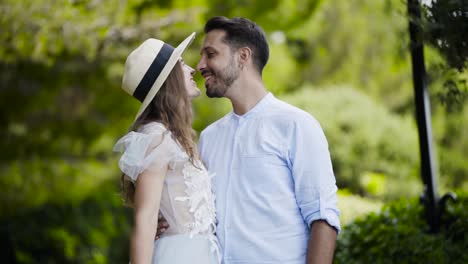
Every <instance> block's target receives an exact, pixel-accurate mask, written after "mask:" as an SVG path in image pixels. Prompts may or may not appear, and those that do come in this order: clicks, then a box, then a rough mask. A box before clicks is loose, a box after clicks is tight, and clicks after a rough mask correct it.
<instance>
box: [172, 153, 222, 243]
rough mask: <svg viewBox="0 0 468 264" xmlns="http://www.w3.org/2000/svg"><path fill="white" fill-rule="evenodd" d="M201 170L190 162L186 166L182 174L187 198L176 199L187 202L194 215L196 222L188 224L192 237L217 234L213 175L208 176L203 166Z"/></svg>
mask: <svg viewBox="0 0 468 264" xmlns="http://www.w3.org/2000/svg"><path fill="white" fill-rule="evenodd" d="M198 165H200V167H201V169H199V168H196V167H195V166H193V165H192V164H191V163H190V162H186V163H185V164H184V168H183V170H182V173H183V174H184V182H185V185H186V188H185V194H186V195H187V196H182V197H176V198H175V200H176V201H187V202H188V205H189V212H190V213H192V214H193V217H194V221H193V222H192V223H187V224H186V227H187V228H188V229H189V232H190V236H191V237H193V236H194V235H196V234H202V233H215V230H216V223H215V219H216V212H215V206H214V199H215V198H214V194H213V192H212V190H211V179H212V177H213V175H210V174H208V172H207V171H206V169H204V167H203V165H202V164H197V166H198Z"/></svg>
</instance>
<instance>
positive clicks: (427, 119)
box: [407, 0, 455, 232]
mask: <svg viewBox="0 0 468 264" xmlns="http://www.w3.org/2000/svg"><path fill="white" fill-rule="evenodd" d="M407 4H408V16H409V32H410V38H411V43H410V49H411V61H412V66H413V84H414V96H415V104H416V119H417V124H418V132H419V150H420V155H421V177H422V180H423V184H424V192H423V194H422V197H421V198H422V199H421V200H422V203H423V205H424V207H425V208H424V209H425V217H426V221H427V223H428V225H429V227H430V231H431V232H438V231H439V228H440V216H441V212H442V211H443V209H444V208H443V207H444V204H445V201H446V200H447V199H449V198H450V199H452V200H454V199H455V195H454V194H452V193H449V194H446V195H444V197H442V198H441V199H439V196H438V194H437V179H436V172H435V171H436V170H435V169H434V167H435V163H434V151H433V145H432V129H431V111H430V101H429V94H428V91H427V83H426V81H427V80H426V69H425V65H424V50H423V33H422V28H421V10H420V1H419V0H407Z"/></svg>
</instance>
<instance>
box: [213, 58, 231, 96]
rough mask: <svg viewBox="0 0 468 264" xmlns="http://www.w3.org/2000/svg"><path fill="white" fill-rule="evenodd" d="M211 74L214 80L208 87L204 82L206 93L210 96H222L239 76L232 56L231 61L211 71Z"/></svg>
mask: <svg viewBox="0 0 468 264" xmlns="http://www.w3.org/2000/svg"><path fill="white" fill-rule="evenodd" d="M211 74H212V76H213V77H214V79H215V80H214V82H213V83H212V85H211V87H210V88H208V86H207V84H206V83H205V87H206V95H207V96H208V97H210V98H220V97H224V95H225V94H226V92H227V90H229V88H230V87H231V85H232V84H233V83H234V81H235V80H237V78H238V77H239V68H238V67H237V65H236V64H235V63H234V58H231V61H230V62H229V64H228V65H227V66H226V67H225V68H224V69H222V70H221V71H216V72H215V71H211ZM213 77H212V78H213Z"/></svg>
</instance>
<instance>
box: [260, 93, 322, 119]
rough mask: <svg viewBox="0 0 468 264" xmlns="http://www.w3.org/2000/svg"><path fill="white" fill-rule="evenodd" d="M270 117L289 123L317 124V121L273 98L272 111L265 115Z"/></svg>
mask: <svg viewBox="0 0 468 264" xmlns="http://www.w3.org/2000/svg"><path fill="white" fill-rule="evenodd" d="M266 114H267V115H269V116H270V117H273V118H275V119H278V120H285V121H288V122H290V123H301V122H313V123H318V121H317V119H315V117H314V116H313V115H312V114H310V113H309V112H306V111H304V110H302V109H300V108H299V107H297V106H294V105H292V104H289V103H287V102H285V101H282V100H280V99H277V98H275V101H274V104H273V107H272V111H269V112H267V113H266Z"/></svg>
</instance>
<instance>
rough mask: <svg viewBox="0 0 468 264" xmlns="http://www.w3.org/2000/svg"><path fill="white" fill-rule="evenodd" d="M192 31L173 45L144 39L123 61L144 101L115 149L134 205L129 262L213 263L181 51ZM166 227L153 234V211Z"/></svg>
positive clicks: (211, 212)
mask: <svg viewBox="0 0 468 264" xmlns="http://www.w3.org/2000/svg"><path fill="white" fill-rule="evenodd" d="M194 37H195V33H192V34H191V35H190V36H189V37H187V38H186V39H185V40H184V41H183V42H182V43H181V44H180V45H179V46H178V47H177V48H175V49H174V48H172V47H171V46H169V45H168V44H166V43H164V42H163V41H160V40H157V39H148V40H146V41H145V42H143V44H141V45H140V47H138V48H137V49H136V50H134V51H133V52H132V53H131V54H130V55H129V56H128V58H127V61H126V63H125V73H124V77H123V84H122V89H123V90H125V91H126V92H127V93H129V94H130V95H132V96H133V97H135V98H137V99H138V100H140V101H141V102H142V105H141V107H140V110H139V111H138V114H137V117H136V120H135V122H134V124H133V129H132V130H133V131H131V132H129V133H128V134H126V135H125V136H124V137H122V138H121V139H120V140H119V141H118V142H117V143H116V145H115V147H114V149H115V150H117V151H123V155H122V157H121V159H120V161H119V167H120V169H121V170H122V172H123V173H124V174H123V175H122V187H123V188H122V191H123V195H124V200H125V201H126V202H127V203H128V204H130V205H131V206H132V207H133V208H134V227H133V231H132V234H131V242H130V257H131V262H132V263H158V264H165V263H171V264H179V263H180V264H182V263H184V264H185V263H207V264H210V263H219V257H218V256H219V252H218V245H217V240H216V236H215V235H214V233H215V209H214V197H213V194H212V193H211V177H210V176H209V175H208V173H207V171H206V169H205V168H204V166H203V164H202V163H201V162H200V160H199V157H198V154H197V149H196V145H195V143H194V135H195V133H194V132H193V129H192V127H191V124H192V111H191V99H193V98H194V97H196V96H198V95H199V94H200V90H199V89H198V88H197V87H196V83H195V82H194V81H193V74H194V73H195V71H194V69H192V68H191V67H190V66H188V65H185V64H184V62H183V61H182V59H181V55H182V53H183V51H184V50H185V49H186V48H187V46H188V45H189V44H190V43H191V42H192V40H193V39H194ZM159 211H160V212H161V213H162V215H163V217H164V218H165V219H166V220H167V222H168V223H169V226H170V227H169V228H168V229H167V230H166V232H164V235H163V236H161V238H160V239H158V240H157V241H155V242H154V238H155V234H156V228H157V223H158V212H159Z"/></svg>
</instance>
